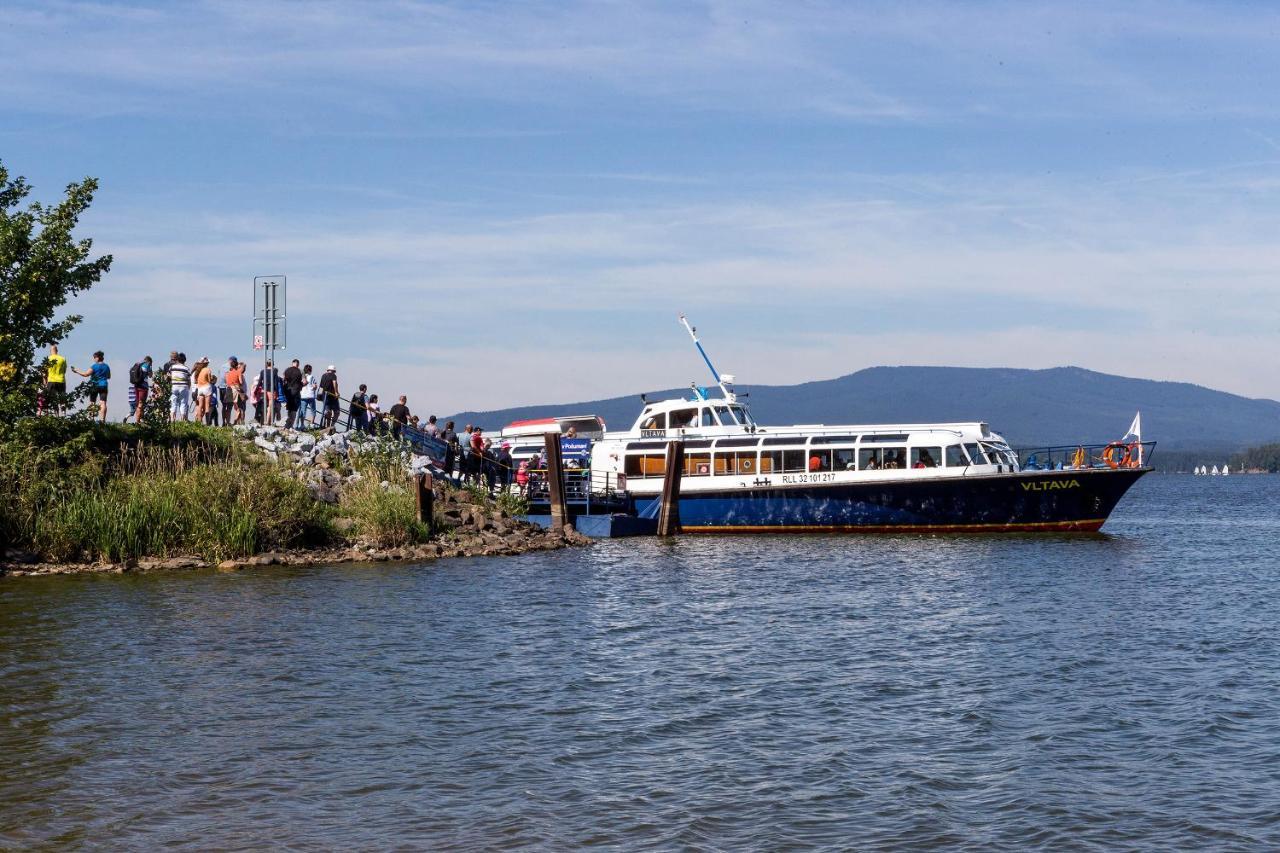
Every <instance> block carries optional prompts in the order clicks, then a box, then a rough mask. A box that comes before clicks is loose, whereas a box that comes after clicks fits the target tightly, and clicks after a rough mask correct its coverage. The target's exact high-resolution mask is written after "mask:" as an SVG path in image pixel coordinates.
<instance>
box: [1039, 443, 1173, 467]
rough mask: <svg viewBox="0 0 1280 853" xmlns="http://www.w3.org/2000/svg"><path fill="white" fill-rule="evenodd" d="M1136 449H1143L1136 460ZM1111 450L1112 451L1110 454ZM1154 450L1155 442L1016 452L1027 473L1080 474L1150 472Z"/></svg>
mask: <svg viewBox="0 0 1280 853" xmlns="http://www.w3.org/2000/svg"><path fill="white" fill-rule="evenodd" d="M1134 445H1139V446H1140V447H1141V453H1140V455H1139V456H1138V459H1137V460H1135V459H1134V456H1133V451H1132V450H1131V448H1132V447H1133V446H1134ZM1108 448H1111V452H1110V453H1109V454H1108V452H1107V449H1108ZM1155 448H1156V443H1155V442H1154V441H1142V442H1138V441H1131V442H1123V441H1112V442H1108V443H1106V444H1058V445H1052V446H1050V447H1029V448H1015V449H1014V452H1015V453H1017V454H1018V463H1019V466H1020V467H1021V468H1022V470H1024V471H1080V470H1087V469H1095V468H1138V467H1142V468H1149V467H1150V466H1151V457H1152V456H1153V455H1154V454H1155ZM1108 456H1110V462H1109V461H1108ZM1113 463H1114V464H1113Z"/></svg>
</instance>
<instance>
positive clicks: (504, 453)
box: [493, 441, 515, 492]
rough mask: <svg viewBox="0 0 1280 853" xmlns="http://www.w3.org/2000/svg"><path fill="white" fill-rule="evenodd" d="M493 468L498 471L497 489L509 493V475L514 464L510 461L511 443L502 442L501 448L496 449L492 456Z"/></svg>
mask: <svg viewBox="0 0 1280 853" xmlns="http://www.w3.org/2000/svg"><path fill="white" fill-rule="evenodd" d="M493 464H494V467H496V468H497V469H498V471H497V474H498V488H499V489H500V490H501V491H504V492H506V491H510V489H511V474H512V469H513V468H514V466H515V463H514V462H513V460H512V459H511V442H509V441H504V442H502V446H501V447H499V448H498V452H497V453H495V454H494V455H493Z"/></svg>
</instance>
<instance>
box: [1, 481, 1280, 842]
mask: <svg viewBox="0 0 1280 853" xmlns="http://www.w3.org/2000/svg"><path fill="white" fill-rule="evenodd" d="M1277 492H1280V478H1269V477H1266V478H1264V477H1257V478H1248V477H1239V478H1232V479H1231V480H1230V481H1209V480H1204V479H1199V478H1195V479H1193V478H1188V477H1181V478H1178V477H1150V478H1148V479H1147V480H1146V481H1144V482H1143V483H1141V484H1140V486H1139V488H1138V489H1137V490H1136V491H1135V492H1134V494H1133V495H1132V498H1131V500H1128V501H1127V502H1126V503H1125V504H1123V505H1122V507H1121V510H1120V512H1118V513H1117V514H1116V517H1115V518H1114V519H1113V521H1112V523H1111V524H1110V525H1109V526H1108V531H1109V533H1108V534H1107V535H1101V536H1089V537H1043V538H1042V537H985V538H965V537H877V538H865V539H864V538H858V537H825V536H815V537H791V538H752V539H717V538H687V539H682V540H679V541H675V542H658V541H630V542H614V543H604V544H602V545H600V546H599V547H596V548H593V549H590V550H587V551H579V552H573V553H564V552H558V553H555V554H539V555H528V556H525V557H520V558H513V559H503V560H473V561H452V562H447V563H441V564H438V565H427V566H420V567H404V566H399V567H397V566H387V565H385V564H384V565H380V566H375V567H358V568H357V567H351V566H344V567H337V568H308V569H285V570H281V569H272V570H269V571H266V570H264V571H262V572H245V573H241V574H235V575H221V574H214V573H195V574H183V575H180V576H179V575H174V576H163V575H157V576H146V577H127V576H125V577H103V578H36V579H14V580H10V581H6V582H4V583H3V584H0V679H2V682H0V683H3V684H4V691H3V693H2V694H0V847H3V846H12V847H21V848H25V847H37V846H53V847H88V846H101V845H103V844H107V845H110V846H122V847H146V848H150V847H155V846H160V845H163V846H168V847H174V848H179V849H182V848H189V849H208V848H218V849H228V850H238V849H251V848H252V849H260V848H262V847H267V846H270V847H283V848H295V849H311V848H316V847H321V848H337V847H355V848H379V849H381V848H405V849H421V848H432V849H475V848H488V849H500V850H526V849H563V848H566V847H576V846H587V845H592V846H606V847H614V848H623V849H639V850H645V849H663V850H665V849H671V848H689V849H695V850H740V849H769V850H772V849H778V848H795V849H850V848H853V849H885V850H892V849H907V848H911V849H914V848H919V847H926V846H928V847H947V848H951V849H957V850H984V851H985V850H990V849H1010V850H1013V849H1016V850H1024V849H1037V848H1039V849H1059V848H1072V849H1077V848H1079V849H1092V850H1114V849H1159V850H1164V849H1171V848H1181V849H1185V848H1213V849H1222V848H1229V849H1272V848H1275V847H1276V846H1277V845H1280V809H1278V808H1277V792H1280V698H1278V697H1277V692H1276V690H1275V688H1274V685H1275V684H1276V683H1278V682H1280V678H1278V676H1280V641H1278V640H1277V638H1276V635H1275V631H1274V626H1275V624H1276V622H1277V616H1278V615H1280V613H1278V612H1277V611H1278V610H1280V608H1278V606H1277V605H1278V604H1280V593H1278V592H1277V589H1278V587H1277V583H1276V580H1277V572H1278V569H1280V563H1278V562H1277V559H1276V550H1277V549H1276V546H1275V544H1274V543H1275V542H1276V541H1277V538H1276V533H1277V532H1280V518H1278V517H1277V516H1276V515H1275V513H1274V510H1273V507H1274V506H1275V505H1276V498H1277V497H1280V495H1277V494H1276V493H1277Z"/></svg>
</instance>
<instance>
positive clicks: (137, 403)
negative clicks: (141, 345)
mask: <svg viewBox="0 0 1280 853" xmlns="http://www.w3.org/2000/svg"><path fill="white" fill-rule="evenodd" d="M129 387H130V388H131V389H132V391H133V398H134V409H133V420H134V422H135V423H142V410H143V408H144V407H145V406H146V404H147V394H148V393H149V391H150V389H151V356H149V355H148V356H145V357H144V358H143V359H142V361H139V362H136V363H135V364H134V365H133V367H130V368H129Z"/></svg>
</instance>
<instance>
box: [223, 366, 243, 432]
mask: <svg viewBox="0 0 1280 853" xmlns="http://www.w3.org/2000/svg"><path fill="white" fill-rule="evenodd" d="M239 365H240V362H239V360H238V359H237V358H236V357H235V356H234V355H233V356H229V357H228V358H227V360H226V362H224V363H223V365H222V367H220V368H218V414H219V415H221V417H222V425H223V426H231V409H232V405H233V404H234V403H235V392H234V391H232V390H231V384H230V382H229V380H230V378H231V372H232V371H233V370H235V369H236V368H237V367H238V366H239Z"/></svg>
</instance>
